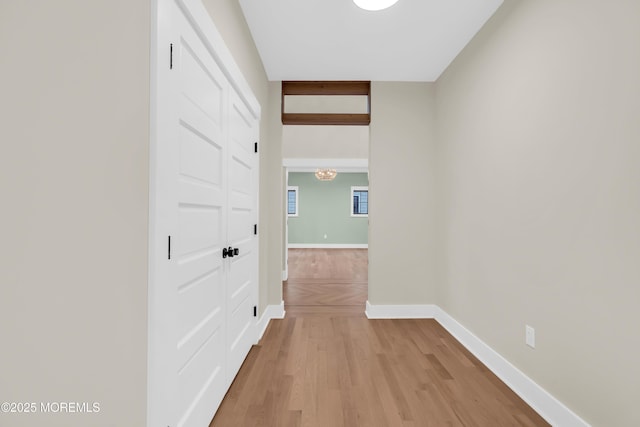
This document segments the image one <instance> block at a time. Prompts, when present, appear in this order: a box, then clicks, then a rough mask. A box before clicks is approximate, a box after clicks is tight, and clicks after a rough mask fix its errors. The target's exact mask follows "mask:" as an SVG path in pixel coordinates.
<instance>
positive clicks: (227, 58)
mask: <svg viewBox="0 0 640 427" xmlns="http://www.w3.org/2000/svg"><path fill="white" fill-rule="evenodd" d="M172 3H175V4H177V5H178V7H180V9H181V10H182V11H183V12H184V14H185V16H186V17H187V19H188V20H189V21H190V22H191V24H192V25H193V27H194V28H195V30H196V32H197V33H198V34H200V36H201V38H202V41H203V43H204V44H205V46H206V48H207V50H208V51H209V52H210V54H211V55H212V57H213V58H214V59H215V61H216V62H217V64H218V66H219V67H220V69H221V70H222V72H223V73H224V75H225V77H226V78H227V80H228V81H229V84H230V86H231V87H232V88H233V89H234V90H235V91H236V92H237V93H238V95H239V96H240V98H241V100H242V101H243V102H244V103H245V104H246V106H247V108H248V110H249V112H250V114H251V115H252V116H253V117H255V118H256V119H259V118H260V115H261V107H260V104H259V103H258V100H257V99H256V98H255V96H254V94H253V92H252V91H251V88H250V86H249V84H248V83H247V81H246V80H245V78H244V76H243V74H242V72H241V71H240V68H239V67H238V65H237V64H236V62H235V60H234V59H233V56H232V55H231V52H230V51H229V49H228V48H227V47H226V45H225V43H224V40H223V38H222V36H221V35H220V33H219V32H218V30H217V29H216V27H215V25H214V23H213V21H212V20H211V17H210V16H209V13H208V12H207V10H206V9H205V7H204V5H203V4H202V1H201V0H152V1H151V34H150V36H151V37H150V44H151V51H150V129H149V136H150V141H149V242H148V244H149V254H148V257H149V258H148V277H149V278H148V290H147V293H148V311H147V321H148V326H147V334H148V335H147V337H148V345H147V348H148V351H147V426H148V427H157V426H164V425H167V424H166V422H164V420H165V419H166V414H167V409H166V407H167V406H169V405H168V399H169V395H168V394H167V392H166V387H165V386H166V385H164V384H162V380H161V378H162V372H163V370H164V369H168V368H169V367H167V366H165V365H164V362H165V360H164V358H163V357H162V352H163V351H164V350H163V344H162V342H161V340H160V339H159V338H158V337H160V336H162V332H163V331H164V330H166V328H168V327H171V325H170V324H169V323H170V322H168V321H167V319H166V318H165V316H164V313H163V312H162V304H161V300H162V298H166V292H165V291H164V289H163V288H166V286H167V281H168V280H167V275H166V272H167V267H166V265H167V264H166V258H167V250H168V248H167V243H168V242H167V236H169V235H171V234H172V232H171V230H168V229H167V221H166V219H165V218H164V217H163V215H164V214H163V211H162V207H161V206H159V200H160V199H161V197H159V195H161V194H162V191H163V186H164V182H163V171H161V170H159V162H158V155H159V150H158V147H159V145H160V143H161V141H163V138H166V137H167V135H168V134H170V132H171V130H170V129H169V128H168V126H170V124H169V123H165V122H163V121H162V120H159V117H164V116H165V115H166V112H167V111H169V110H170V109H171V108H172V105H171V101H172V100H170V99H168V98H167V92H168V91H167V90H164V89H163V88H162V87H160V82H166V81H167V78H166V73H169V72H170V70H169V66H170V62H171V56H170V52H171V47H170V46H171V44H173V45H174V46H177V42H176V40H173V39H172V38H173V37H174V36H173V34H174V33H173V29H172V17H171V9H172ZM258 191H259V190H258ZM256 238H259V236H256ZM257 247H259V244H257V243H256V248H257ZM259 286H260V285H259V283H256V285H255V287H254V290H253V293H254V301H255V304H258V298H259ZM257 329H258V328H257V321H256V323H255V324H254V330H255V336H256V342H257V336H258V330H257Z"/></svg>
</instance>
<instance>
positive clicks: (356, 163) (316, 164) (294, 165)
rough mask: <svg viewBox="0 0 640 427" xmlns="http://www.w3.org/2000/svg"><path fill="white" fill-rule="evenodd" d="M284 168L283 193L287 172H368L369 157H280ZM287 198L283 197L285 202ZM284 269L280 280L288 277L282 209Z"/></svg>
mask: <svg viewBox="0 0 640 427" xmlns="http://www.w3.org/2000/svg"><path fill="white" fill-rule="evenodd" d="M282 166H283V167H284V170H285V177H286V182H285V194H288V193H287V192H286V188H287V187H289V172H315V171H316V169H318V168H333V169H336V170H337V171H338V173H340V172H342V173H349V172H350V173H367V174H368V173H369V159H291V158H287V159H282ZM286 201H287V198H286V197H285V202H286ZM284 224H285V225H284V260H285V262H284V270H283V271H282V280H287V279H288V277H289V216H288V215H287V209H286V205H285V209H284Z"/></svg>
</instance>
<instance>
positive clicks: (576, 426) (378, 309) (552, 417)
mask: <svg viewBox="0 0 640 427" xmlns="http://www.w3.org/2000/svg"><path fill="white" fill-rule="evenodd" d="M365 314H366V315H367V318H369V319H435V320H436V321H437V322H438V323H440V325H442V327H444V328H445V329H446V330H447V331H448V332H449V333H450V334H451V335H452V336H453V337H454V338H455V339H456V340H458V342H460V343H461V344H462V345H463V346H464V347H465V348H466V349H467V350H469V351H470V352H471V353H472V354H473V355H474V356H475V357H477V358H478V360H480V361H481V362H482V363H484V364H485V365H486V366H487V368H489V370H491V372H493V373H494V374H496V376H497V377H498V378H500V380H502V382H504V383H505V384H506V385H507V386H508V387H509V388H511V389H512V390H513V391H514V392H515V393H516V394H517V395H518V396H520V397H521V398H522V400H524V401H525V402H526V403H527V404H528V405H529V406H531V407H532V408H533V410H535V411H536V412H537V413H538V414H539V415H540V416H541V417H542V418H544V419H545V420H546V421H547V422H548V423H550V424H551V425H553V426H562V427H590V425H589V424H588V423H587V422H586V421H584V420H583V419H582V418H580V417H579V416H578V415H576V414H575V413H574V412H573V411H571V409H569V408H567V407H566V406H565V405H564V404H563V403H562V402H560V401H559V400H558V399H556V398H555V397H553V396H552V395H551V394H550V393H549V392H548V391H546V390H545V389H544V388H542V387H541V386H539V385H538V384H536V383H535V382H534V381H533V380H532V379H531V378H529V377H528V376H527V375H525V374H524V373H523V372H522V371H520V370H519V369H518V368H516V367H515V366H514V365H512V364H511V363H510V362H509V361H508V360H507V359H505V358H504V357H502V356H501V355H500V354H499V353H498V352H496V351H495V350H494V349H492V348H491V347H489V346H488V345H487V344H486V343H485V342H484V341H482V340H481V339H480V338H478V337H476V336H475V335H474V334H473V333H471V332H470V331H469V330H468V329H466V328H465V327H464V326H462V325H461V324H460V323H459V322H458V321H456V320H455V319H454V318H453V317H451V316H450V315H449V314H447V313H446V312H445V311H444V310H442V309H441V308H440V307H438V306H437V305H433V304H423V305H373V304H371V303H370V302H369V301H367V309H366V311H365Z"/></svg>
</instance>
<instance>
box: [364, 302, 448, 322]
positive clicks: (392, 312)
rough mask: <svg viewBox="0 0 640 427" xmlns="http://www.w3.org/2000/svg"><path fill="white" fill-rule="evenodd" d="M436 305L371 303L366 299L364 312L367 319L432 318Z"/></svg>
mask: <svg viewBox="0 0 640 427" xmlns="http://www.w3.org/2000/svg"><path fill="white" fill-rule="evenodd" d="M436 308H437V306H435V305H431V304H423V305H373V304H371V303H370V302H369V301H367V307H366V309H365V314H366V315H367V317H368V318H369V319H433V318H434V317H435V309H436Z"/></svg>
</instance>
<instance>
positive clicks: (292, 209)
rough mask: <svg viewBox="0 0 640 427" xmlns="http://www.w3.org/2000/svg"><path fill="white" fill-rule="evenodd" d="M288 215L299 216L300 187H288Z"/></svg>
mask: <svg viewBox="0 0 640 427" xmlns="http://www.w3.org/2000/svg"><path fill="white" fill-rule="evenodd" d="M287 215H288V216H298V187H287Z"/></svg>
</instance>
